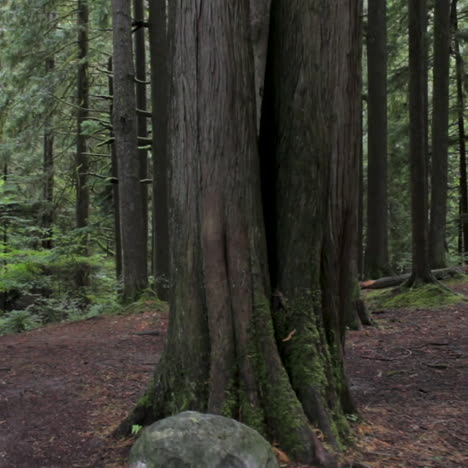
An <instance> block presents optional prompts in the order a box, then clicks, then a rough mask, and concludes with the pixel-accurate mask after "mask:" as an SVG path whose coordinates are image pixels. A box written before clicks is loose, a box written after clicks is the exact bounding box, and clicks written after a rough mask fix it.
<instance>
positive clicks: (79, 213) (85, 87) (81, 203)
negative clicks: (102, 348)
mask: <svg viewBox="0 0 468 468" xmlns="http://www.w3.org/2000/svg"><path fill="white" fill-rule="evenodd" d="M88 17H89V12H88V1H87V0H78V60H79V64H78V83H77V92H78V95H77V104H78V106H79V108H78V113H77V136H76V162H75V167H76V227H77V228H78V229H83V228H86V227H87V226H88V218H89V190H88V185H87V183H88V172H89V167H88V166H89V163H88V155H87V151H88V148H87V146H88V145H87V137H86V135H84V134H83V133H82V130H83V128H82V125H83V122H84V121H86V120H87V119H88V118H89V78H88ZM79 248H80V254H81V255H83V256H87V255H88V234H87V233H85V232H84V233H81V234H80V245H79ZM75 278H76V285H77V287H83V286H87V285H88V283H89V272H88V271H87V268H81V269H79V270H78V271H77V273H76V275H75Z"/></svg>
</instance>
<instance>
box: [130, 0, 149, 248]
mask: <svg viewBox="0 0 468 468" xmlns="http://www.w3.org/2000/svg"><path fill="white" fill-rule="evenodd" d="M133 20H134V22H135V23H136V25H137V29H136V31H135V33H134V50H135V78H136V83H135V96H136V107H137V109H138V110H139V111H143V112H145V111H146V107H147V105H146V86H147V83H146V43H145V28H144V27H143V24H144V22H145V8H144V2H143V0H133ZM143 112H138V113H137V135H138V137H139V138H142V139H145V138H147V137H148V126H147V122H146V118H147V117H146V115H144V113H143ZM140 146H144V145H142V144H141V145H140ZM138 156H139V160H140V180H145V179H146V178H147V177H148V151H147V149H143V148H142V149H139V150H138ZM140 190H141V205H142V212H143V222H144V226H145V231H144V234H145V244H146V243H147V242H148V188H147V186H146V184H141V189H140Z"/></svg>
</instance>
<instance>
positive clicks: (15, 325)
mask: <svg viewBox="0 0 468 468" xmlns="http://www.w3.org/2000/svg"><path fill="white" fill-rule="evenodd" d="M41 324H42V323H41V320H40V318H39V317H37V316H36V315H35V314H33V313H31V311H29V310H12V311H11V312H8V313H7V314H5V315H3V316H2V317H0V335H7V334H10V333H20V332H23V331H27V330H31V329H33V328H37V327H39V326H41Z"/></svg>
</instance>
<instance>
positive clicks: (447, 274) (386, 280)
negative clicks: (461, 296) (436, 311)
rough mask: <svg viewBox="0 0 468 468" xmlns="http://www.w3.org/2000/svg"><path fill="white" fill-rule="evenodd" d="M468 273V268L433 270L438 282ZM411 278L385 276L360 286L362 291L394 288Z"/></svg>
mask: <svg viewBox="0 0 468 468" xmlns="http://www.w3.org/2000/svg"><path fill="white" fill-rule="evenodd" d="M467 272H468V268H467V267H449V268H440V269H438V270H432V274H433V275H434V276H435V277H436V278H437V279H438V280H444V279H447V278H452V277H454V276H457V275H462V274H464V273H467ZM409 277H410V273H407V274H405V275H398V276H385V277H383V278H379V279H377V280H369V281H362V282H361V283H359V284H360V286H361V289H384V288H391V287H393V286H398V285H400V284H401V283H403V281H405V280H407V279H408V278H409Z"/></svg>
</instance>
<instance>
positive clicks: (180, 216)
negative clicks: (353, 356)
mask: <svg viewBox="0 0 468 468" xmlns="http://www.w3.org/2000/svg"><path fill="white" fill-rule="evenodd" d="M347 5H348V4H347ZM314 6H315V8H306V7H305V2H304V1H299V0H295V1H291V2H288V4H287V6H286V5H285V3H284V2H282V1H279V0H274V2H273V6H272V22H271V24H272V29H271V34H270V41H271V42H270V47H269V50H270V55H269V58H268V66H267V68H268V73H267V74H266V75H267V76H268V82H267V84H266V87H265V96H264V103H263V109H264V119H262V125H261V136H260V140H261V141H262V148H263V151H265V150H271V152H270V153H268V154H269V156H270V159H268V154H267V153H264V154H263V158H262V159H263V161H262V164H261V165H259V161H258V150H257V131H256V118H255V114H256V113H255V102H256V101H255V94H256V92H255V90H256V88H255V80H254V75H255V72H254V60H253V54H252V50H251V47H252V44H251V42H250V34H249V8H248V1H247V0H242V1H238V2H204V3H202V2H190V3H187V2H185V1H184V0H177V1H176V2H174V15H175V16H174V18H172V17H171V18H170V19H171V21H170V25H169V28H170V29H171V23H172V21H174V23H173V26H174V44H173V47H174V51H173V57H174V63H173V70H172V76H173V81H172V91H173V93H172V99H171V105H170V118H169V132H168V134H169V149H170V164H171V170H170V174H171V178H170V192H169V193H170V200H171V205H170V206H171V216H170V225H169V227H170V234H171V236H170V239H171V272H172V281H171V298H170V305H171V308H170V322H169V332H168V342H167V346H166V349H165V351H164V354H163V356H162V358H161V361H160V364H159V366H158V371H157V373H156V375H155V379H154V381H153V384H152V386H151V388H150V389H149V390H148V393H147V395H146V397H145V398H144V399H142V400H141V401H140V404H139V406H138V407H137V409H136V410H135V412H134V414H133V417H131V418H130V419H129V420H128V421H127V423H130V422H132V423H135V422H138V423H142V422H150V421H152V420H154V419H159V418H162V417H164V416H166V415H169V414H172V413H175V412H178V411H180V410H182V409H188V408H189V409H195V410H201V411H209V412H214V413H222V414H225V415H228V416H232V417H235V418H237V419H240V420H242V421H244V422H246V423H247V424H250V425H251V426H253V427H255V428H257V429H258V430H260V431H261V432H262V433H264V434H266V435H268V437H269V438H270V439H271V440H275V441H277V442H278V443H279V444H280V446H281V447H282V448H283V449H284V450H286V451H287V452H288V453H290V455H291V456H293V457H294V458H296V459H299V460H302V461H305V462H316V463H319V464H321V465H325V466H332V465H334V462H333V461H332V459H331V458H330V457H329V456H328V455H327V454H326V452H325V451H324V449H323V446H322V443H321V442H320V441H319V440H318V438H317V437H316V436H315V434H314V430H313V427H315V428H319V429H321V430H322V432H323V433H325V434H326V436H327V438H328V441H329V442H331V443H332V444H335V445H339V442H340V440H342V439H343V437H345V435H346V433H347V422H346V418H345V417H344V413H345V412H346V411H350V410H352V404H351V402H350V399H349V395H348V390H347V385H346V379H345V377H344V373H343V361H342V351H341V349H342V348H341V337H342V335H341V328H340V314H339V312H338V308H339V302H338V301H336V300H335V297H336V296H337V294H334V293H331V292H330V291H336V290H335V289H334V288H337V287H338V286H337V285H336V284H337V278H338V277H339V271H337V249H336V245H335V244H334V243H333V239H332V237H333V236H332V235H331V234H332V232H334V231H332V230H334V227H333V226H332V224H333V223H334V222H335V220H336V218H337V217H336V215H335V212H334V211H332V210H331V209H330V203H329V199H330V198H331V197H332V196H334V195H333V193H334V191H335V190H336V183H337V177H334V176H333V174H335V173H334V172H333V170H332V167H331V161H332V155H333V154H334V149H333V140H334V138H335V136H336V131H338V129H336V130H335V129H332V128H331V127H330V125H333V123H332V122H334V121H335V120H336V115H332V112H333V113H336V112H337V110H335V109H333V106H330V102H331V101H330V100H331V99H332V96H333V90H334V86H335V83H336V82H337V80H338V78H337V74H338V73H340V72H341V71H342V70H343V68H342V67H343V64H341V63H340V64H339V65H337V66H335V65H334V66H333V67H332V64H333V63H334V62H335V60H347V57H346V54H345V53H341V52H340V53H339V54H338V55H336V56H335V53H337V50H339V49H340V48H341V47H344V46H345V44H343V42H342V41H344V40H345V39H344V38H345V37H346V38H348V36H347V35H343V36H341V35H340V36H338V35H337V34H338V32H339V31H340V28H342V27H344V28H346V26H347V22H346V20H345V18H346V17H347V16H346V15H345V16H342V14H341V10H339V6H342V2H338V0H335V1H333V2H331V3H330V2H321V1H317V2H315V3H314ZM350 8H351V7H350ZM350 11H351V10H350ZM340 19H341V21H342V22H340ZM210 44H216V48H214V47H208V45H210ZM346 46H351V45H350V44H346ZM181 77H183V78H184V79H183V80H182V79H181ZM280 84H281V86H279V85H280ZM335 99H336V100H337V102H338V101H339V100H340V99H341V97H340V98H338V97H336V98H335ZM227 122H229V125H227V124H226V123H227ZM280 136H281V137H280ZM336 161H337V164H338V163H339V161H341V159H340V158H338V157H337V158H336ZM260 167H261V168H262V171H266V173H265V174H264V175H263V177H262V178H261V177H260V173H259V168H260ZM278 168H280V169H279V172H278V173H277V172H276V171H277V169H278ZM261 179H262V180H263V182H265V181H268V184H266V186H267V188H268V189H272V190H274V192H273V193H268V190H264V192H263V193H264V195H266V197H268V198H266V197H264V198H263V203H264V204H269V205H272V206H270V211H274V213H276V218H275V219H277V221H275V220H274V219H273V218H270V220H269V221H270V222H268V223H267V225H266V229H264V226H263V222H262V207H261V196H260V181H261ZM352 196H353V197H354V195H352ZM324 220H327V221H328V222H324ZM271 221H274V222H271ZM266 237H269V238H274V240H273V241H272V242H269V249H268V250H269V252H270V254H272V255H273V256H272V257H270V258H268V259H267V248H266V247H267V243H266ZM272 246H276V250H272ZM270 280H271V281H270ZM270 283H271V284H272V285H273V287H274V288H275V292H274V293H273V294H271V292H270ZM278 343H279V345H278ZM311 424H312V426H311ZM127 428H128V424H127Z"/></svg>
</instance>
